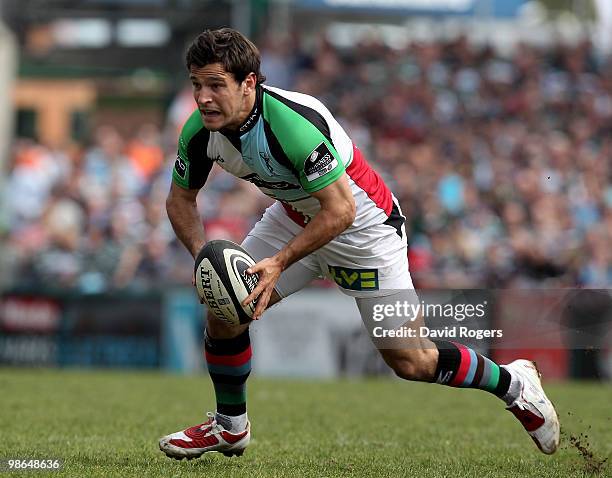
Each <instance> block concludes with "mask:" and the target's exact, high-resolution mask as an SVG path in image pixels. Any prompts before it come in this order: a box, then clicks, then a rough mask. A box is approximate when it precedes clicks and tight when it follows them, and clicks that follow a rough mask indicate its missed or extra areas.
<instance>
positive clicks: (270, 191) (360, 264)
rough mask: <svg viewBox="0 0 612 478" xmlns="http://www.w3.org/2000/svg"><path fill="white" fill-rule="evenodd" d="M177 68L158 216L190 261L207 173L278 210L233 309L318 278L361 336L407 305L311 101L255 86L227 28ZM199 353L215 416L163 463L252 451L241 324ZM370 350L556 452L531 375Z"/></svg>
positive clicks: (378, 216)
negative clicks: (346, 300) (476, 398)
mask: <svg viewBox="0 0 612 478" xmlns="http://www.w3.org/2000/svg"><path fill="white" fill-rule="evenodd" d="M186 66H187V69H188V70H189V77H190V79H191V83H192V85H193V96H194V99H195V102H196V104H197V110H196V111H195V112H194V113H193V114H192V115H191V117H190V118H189V119H188V120H187V122H186V123H185V125H184V127H183V129H182V133H181V136H180V139H179V145H178V155H177V158H176V162H175V164H174V169H173V176H172V177H173V181H172V186H171V189H170V192H169V195H168V198H167V202H166V206H167V211H168V216H169V218H170V221H171V223H172V226H173V228H174V231H175V233H176V235H177V237H178V238H179V239H180V241H181V242H182V243H183V244H184V245H185V247H186V248H187V249H188V250H189V252H190V253H191V254H192V255H193V257H194V258H195V257H197V254H198V252H199V251H200V250H201V248H202V247H203V246H204V244H205V243H206V238H205V235H204V230H203V227H202V221H201V219H200V217H199V214H198V209H197V204H196V197H197V195H198V192H199V190H200V189H201V188H202V186H203V185H204V183H205V181H206V179H207V176H208V174H209V172H210V170H211V168H212V166H213V164H214V163H215V162H216V163H217V164H219V166H220V167H221V168H223V169H224V170H226V171H227V172H228V173H230V174H232V175H234V176H236V177H239V178H242V179H245V180H247V181H250V182H252V183H254V184H255V185H257V186H258V187H259V189H261V191H262V192H263V193H264V194H266V195H268V196H269V197H271V198H273V199H275V202H274V204H273V205H272V206H270V207H269V208H268V209H267V210H266V212H265V214H264V215H263V217H262V219H261V220H260V221H259V222H258V223H257V224H256V225H255V226H254V228H253V229H252V230H251V231H250V232H249V234H248V235H247V237H246V239H244V242H243V243H242V246H243V247H244V248H245V249H246V250H247V251H248V252H249V253H250V254H251V255H252V256H253V258H254V259H255V260H256V261H258V262H257V264H256V265H254V266H253V267H251V269H250V270H249V273H257V274H258V275H259V283H258V285H257V287H256V288H255V290H254V291H253V293H252V294H251V295H250V296H249V297H248V298H247V299H246V300H245V301H244V304H246V303H248V302H250V301H252V300H254V299H255V298H257V299H258V301H257V307H256V310H255V313H254V316H253V317H254V318H255V319H257V318H259V317H261V315H262V314H263V313H264V311H265V309H266V308H267V307H269V306H270V305H272V304H275V303H277V302H278V301H280V300H281V299H284V298H286V297H288V296H290V295H291V294H292V293H294V292H296V291H298V290H300V289H302V288H303V287H304V286H306V285H307V284H308V283H309V282H311V281H312V280H313V279H315V278H317V277H320V276H327V277H330V278H332V279H334V280H335V281H336V282H337V283H338V284H339V286H340V288H341V290H342V291H343V292H344V293H346V294H348V295H350V296H353V297H355V300H356V303H357V307H358V309H359V311H360V314H361V316H362V319H363V320H364V323H365V324H366V326H367V327H368V328H369V327H371V324H372V320H371V319H372V317H371V311H372V307H373V305H375V304H376V303H377V302H380V301H381V300H383V299H385V300H388V302H389V303H395V302H397V301H401V302H404V301H408V302H414V301H415V296H416V294H415V292H414V287H413V284H412V280H411V277H410V273H409V270H408V259H407V240H406V231H405V228H404V220H405V218H404V217H403V216H402V212H401V209H400V206H399V204H398V202H397V200H396V198H395V197H394V196H393V194H392V193H391V191H390V190H389V189H388V188H387V186H386V185H385V183H384V182H383V180H382V179H381V178H380V176H379V175H378V174H377V173H376V172H375V171H374V170H373V169H371V167H370V166H369V165H368V163H367V162H366V160H365V158H364V157H363V155H362V153H361V152H360V151H359V149H358V148H357V146H356V145H355V144H353V142H352V141H351V139H350V138H349V137H348V136H347V134H346V133H345V131H344V130H343V129H342V127H341V126H340V125H339V124H338V122H337V121H336V120H335V119H334V117H333V116H332V114H331V113H330V112H329V111H328V110H327V108H326V107H325V106H324V105H323V104H322V103H321V102H319V101H318V100H317V99H315V98H313V97H311V96H308V95H305V94H301V93H296V92H292V91H284V90H281V89H278V88H273V87H270V86H266V85H265V84H264V81H265V77H264V76H263V75H262V73H261V72H260V55H259V52H258V50H257V48H256V47H255V45H253V44H252V43H251V42H250V41H249V40H248V39H247V38H245V37H244V36H243V35H242V34H240V33H239V32H237V31H235V30H232V29H229V28H222V29H219V30H206V31H204V32H203V33H201V34H200V35H198V36H197V38H196V39H195V40H194V41H193V43H192V44H191V46H190V47H189V48H188V50H187V54H186ZM416 300H418V298H417V299H416ZM204 348H205V357H206V362H207V366H208V370H209V373H210V376H211V378H212V382H213V384H214V389H215V395H216V411H215V412H214V413H213V412H210V413H208V420H207V421H206V422H205V423H201V424H198V425H195V426H192V427H189V428H186V429H184V430H181V431H178V432H176V433H172V434H170V435H167V436H165V437H163V438H161V439H160V442H159V446H160V449H161V450H162V451H163V452H165V453H166V454H167V455H168V456H171V457H174V458H179V459H180V458H183V457H186V458H194V457H199V456H200V455H202V454H203V453H205V452H207V451H218V452H221V453H224V454H225V455H228V456H232V455H241V454H242V453H243V451H244V449H245V448H246V446H247V445H248V444H249V440H250V424H249V421H248V418H247V407H246V387H245V384H246V381H247V378H248V377H249V373H250V370H251V365H250V364H251V346H250V340H249V326H248V324H246V325H240V326H230V325H228V323H226V322H224V321H223V320H219V319H218V318H217V317H215V316H214V315H213V314H210V313H209V315H208V322H207V328H206V334H205V344H204ZM378 349H379V351H380V353H381V355H382V357H383V359H384V360H385V362H386V363H387V364H388V365H389V367H391V368H392V369H393V371H394V372H395V373H396V374H397V375H398V376H399V377H401V378H403V379H406V380H419V381H426V382H435V383H438V384H443V385H449V386H452V387H463V388H478V389H481V390H484V391H487V392H490V393H492V394H494V395H496V396H497V397H499V398H501V399H502V400H503V401H504V402H505V404H506V406H507V408H508V410H510V411H511V412H512V413H513V414H514V415H515V416H516V417H517V418H518V419H519V420H520V422H521V423H522V425H523V426H524V428H525V429H526V431H527V432H528V433H529V435H530V436H531V437H532V438H533V440H534V441H535V443H536V444H537V446H538V447H539V448H540V450H541V451H542V452H544V453H547V454H551V453H554V452H555V450H556V449H557V446H558V444H559V421H558V418H557V414H556V412H555V409H554V407H553V405H552V404H551V402H550V401H549V400H548V398H547V397H546V395H545V393H544V390H543V389H542V386H541V383H540V379H539V373H538V371H537V369H536V368H535V365H534V364H533V363H532V362H530V361H528V360H516V361H514V362H512V363H510V364H508V365H502V366H500V365H498V364H496V363H495V362H493V361H492V360H490V359H488V358H486V357H484V356H482V355H480V354H479V353H477V352H475V351H474V350H472V349H471V348H469V347H466V346H464V345H462V344H460V343H455V342H449V341H444V340H429V339H426V338H418V337H417V338H406V339H402V345H401V346H389V347H380V346H379V347H378Z"/></svg>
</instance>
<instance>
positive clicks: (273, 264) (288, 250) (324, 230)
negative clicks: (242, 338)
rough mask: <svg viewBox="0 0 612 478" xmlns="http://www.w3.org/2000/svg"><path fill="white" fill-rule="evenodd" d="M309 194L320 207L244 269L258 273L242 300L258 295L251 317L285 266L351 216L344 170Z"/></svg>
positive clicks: (338, 230) (351, 200) (323, 241)
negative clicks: (297, 230) (279, 244)
mask: <svg viewBox="0 0 612 478" xmlns="http://www.w3.org/2000/svg"><path fill="white" fill-rule="evenodd" d="M310 195H311V196H313V197H315V198H316V199H317V200H318V201H319V203H320V205H321V209H320V211H319V212H317V214H315V215H314V217H313V218H312V220H311V221H310V222H309V223H308V224H306V227H305V228H304V230H303V231H302V232H300V233H299V234H298V235H296V236H295V237H294V238H293V239H292V240H291V241H289V242H288V243H287V245H286V246H285V247H284V248H283V249H281V250H280V251H279V252H278V254H276V255H274V256H272V257H268V258H266V259H263V260H262V261H260V262H258V263H257V264H255V265H254V266H252V267H251V268H250V269H249V270H248V273H249V274H255V273H256V274H259V282H258V284H257V287H256V288H255V289H254V290H253V292H252V293H251V294H250V295H249V296H248V297H247V298H246V299H245V300H244V301H243V304H248V303H249V302H251V301H252V300H254V299H255V298H257V297H259V298H258V300H257V306H256V308H255V312H254V313H253V319H254V320H257V319H258V318H259V317H261V315H262V314H263V312H264V311H265V310H266V307H267V305H268V302H269V300H270V297H271V295H272V292H273V291H274V286H275V285H276V282H277V281H278V278H279V277H280V275H281V273H282V272H283V271H284V270H285V269H286V268H287V267H289V266H290V265H291V264H293V263H295V262H297V261H299V260H300V259H302V258H304V257H306V256H307V255H308V254H310V253H311V252H314V251H316V250H317V249H319V248H321V247H323V246H324V245H325V244H327V243H328V242H330V241H331V240H332V239H334V238H335V237H336V236H338V235H339V234H341V233H342V232H344V231H345V230H346V229H347V228H348V227H349V226H350V225H351V224H353V221H354V220H355V198H354V197H353V193H352V191H351V188H350V186H349V184H348V179H347V176H346V173H342V175H341V176H340V177H339V178H338V179H337V180H336V181H334V182H333V183H331V184H329V185H328V186H325V187H324V188H323V189H320V190H318V191H315V192H311V193H310Z"/></svg>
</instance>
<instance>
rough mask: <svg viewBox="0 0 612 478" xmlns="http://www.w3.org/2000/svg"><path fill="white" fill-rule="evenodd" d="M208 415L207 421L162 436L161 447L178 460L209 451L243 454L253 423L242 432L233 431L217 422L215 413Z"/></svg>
mask: <svg viewBox="0 0 612 478" xmlns="http://www.w3.org/2000/svg"><path fill="white" fill-rule="evenodd" d="M206 415H207V416H208V420H207V421H206V422H204V423H201V424H200V425H196V426H193V427H189V428H186V429H185V430H182V431H179V432H175V433H172V434H170V435H166V436H165V437H163V438H161V439H160V440H159V449H160V450H161V451H163V452H164V453H165V454H166V455H167V456H169V457H170V458H175V459H177V460H182V459H183V458H187V459H188V460H191V459H192V458H198V457H199V456H201V455H202V454H203V453H206V452H208V451H217V452H219V453H223V454H224V455H225V456H234V455H236V456H241V455H242V454H243V453H244V449H245V448H246V447H247V445H248V444H249V442H250V440H251V424H250V423H249V422H247V425H246V428H245V429H244V430H243V431H242V432H240V433H232V432H229V431H227V430H226V429H225V428H223V427H222V426H221V425H220V424H219V423H218V422H217V420H216V419H215V414H214V413H211V412H208V413H207V414H206Z"/></svg>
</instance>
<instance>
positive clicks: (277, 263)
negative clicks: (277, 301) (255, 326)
mask: <svg viewBox="0 0 612 478" xmlns="http://www.w3.org/2000/svg"><path fill="white" fill-rule="evenodd" d="M283 270H284V265H283V263H282V261H281V260H279V259H278V258H277V257H276V256H274V257H268V258H266V259H263V260H261V261H259V262H258V263H257V264H255V265H253V266H251V267H250V268H249V269H247V273H248V274H258V275H259V281H258V282H257V287H255V289H253V292H251V294H250V295H249V296H248V297H247V298H246V299H244V301H242V305H247V304H248V303H249V302H251V301H253V300H255V299H257V305H256V307H255V312H253V320H258V319H259V318H260V317H261V315H262V314H263V313H264V311H265V310H266V307H267V306H268V303H269V302H270V297H271V296H272V292H274V286H275V285H276V283H277V282H278V278H279V277H280V275H281V272H283Z"/></svg>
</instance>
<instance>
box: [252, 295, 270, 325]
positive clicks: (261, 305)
mask: <svg viewBox="0 0 612 478" xmlns="http://www.w3.org/2000/svg"><path fill="white" fill-rule="evenodd" d="M271 295H272V292H271V290H270V289H266V290H265V292H263V293H262V294H261V296H260V297H259V300H258V301H257V307H255V312H254V313H253V317H255V320H259V318H260V317H261V316H262V314H263V313H264V312H265V310H266V307H267V306H268V303H269V302H270V296H271Z"/></svg>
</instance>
